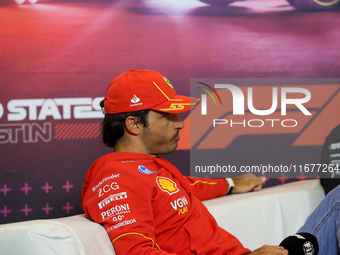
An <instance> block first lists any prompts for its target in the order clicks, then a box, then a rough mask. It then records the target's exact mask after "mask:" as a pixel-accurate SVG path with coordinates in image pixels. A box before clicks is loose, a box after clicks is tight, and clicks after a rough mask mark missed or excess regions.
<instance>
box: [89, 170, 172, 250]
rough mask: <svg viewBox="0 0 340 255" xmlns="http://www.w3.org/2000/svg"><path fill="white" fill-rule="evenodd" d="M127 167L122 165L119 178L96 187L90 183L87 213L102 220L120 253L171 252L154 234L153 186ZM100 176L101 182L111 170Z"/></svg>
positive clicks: (100, 221) (98, 179) (99, 221)
mask: <svg viewBox="0 0 340 255" xmlns="http://www.w3.org/2000/svg"><path fill="white" fill-rule="evenodd" d="M125 170H128V169H121V171H120V175H119V178H117V179H114V180H110V181H106V182H105V183H103V184H102V185H101V186H99V187H98V188H97V189H96V190H95V191H93V187H94V186H90V187H89V188H88V190H87V192H86V193H87V194H86V195H85V198H84V199H83V209H84V211H85V214H86V217H88V218H90V219H92V220H93V221H95V222H97V223H99V224H102V225H103V227H104V228H105V230H106V231H107V233H108V234H109V236H110V239H111V242H112V244H113V246H114V249H115V252H116V253H117V254H124V255H140V254H150V255H169V254H172V253H168V252H166V251H164V250H161V249H160V247H159V246H158V244H157V242H156V238H155V228H154V224H153V210H152V203H151V199H152V193H153V190H152V187H150V186H148V184H147V183H145V182H143V181H142V180H138V181H136V176H133V175H129V174H128V172H129V171H125ZM106 173H107V174H105V173H104V174H102V175H100V176H98V177H97V179H96V181H94V183H95V184H97V183H99V181H100V180H103V179H104V178H106V177H107V176H110V175H111V174H112V173H110V171H106Z"/></svg>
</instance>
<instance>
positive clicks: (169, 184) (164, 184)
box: [156, 176, 179, 195]
mask: <svg viewBox="0 0 340 255" xmlns="http://www.w3.org/2000/svg"><path fill="white" fill-rule="evenodd" d="M156 183H157V185H158V187H159V188H160V189H161V190H162V191H164V192H167V193H168V194H169V195H172V194H175V193H177V192H178V191H179V189H178V188H177V184H176V183H175V182H174V181H173V180H171V179H169V178H167V177H161V176H157V177H156Z"/></svg>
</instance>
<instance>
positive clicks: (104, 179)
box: [82, 69, 288, 255]
mask: <svg viewBox="0 0 340 255" xmlns="http://www.w3.org/2000/svg"><path fill="white" fill-rule="evenodd" d="M196 103H197V100H196V99H193V98H190V97H185V96H180V95H177V94H176V92H175V90H174V88H173V86H172V84H171V83H170V81H169V80H168V79H167V78H166V77H165V76H163V75H162V74H160V73H158V72H155V71H152V70H134V69H132V70H130V71H129V72H126V73H123V74H121V75H119V76H118V77H116V78H115V79H114V80H113V81H112V82H111V83H110V85H109V87H108V88H107V91H106V95H105V99H104V100H103V101H102V102H101V106H102V110H103V113H104V114H105V118H104V121H103V141H104V143H105V144H106V145H107V146H109V147H114V152H113V153H110V154H107V155H105V156H103V157H101V158H99V159H98V160H97V161H96V162H95V163H94V164H93V165H92V166H91V167H90V169H89V171H88V173H87V175H86V178H85V182H84V186H83V190H82V197H83V200H82V208H83V209H84V211H85V215H86V217H88V218H89V219H92V220H94V221H96V222H98V223H100V224H102V225H103V226H104V228H105V229H106V231H107V232H108V234H109V236H110V239H111V241H112V243H113V246H114V249H115V251H116V253H117V255H128V254H129V255H130V254H136V255H140V254H181V255H189V254H202V255H203V254H206V255H208V254H210V255H212V254H216V255H217V254H219V255H222V254H230V255H241V254H271V255H273V254H288V252H287V251H286V250H285V249H283V248H282V247H278V246H263V247H261V248H259V249H257V250H256V251H254V252H251V251H250V250H249V249H246V248H244V247H243V246H242V244H241V243H240V242H239V241H238V240H237V239H236V238H235V237H234V236H232V235H231V234H230V233H228V232H227V231H225V230H223V229H222V228H220V227H218V225H217V223H216V221H215V219H214V218H213V216H212V215H211V214H210V213H209V212H208V210H207V209H206V207H205V206H204V205H203V204H202V203H201V201H200V200H203V199H210V198H215V197H217V196H224V195H226V194H229V193H240V192H247V191H251V190H259V189H261V186H262V181H261V179H260V178H235V179H229V178H228V179H227V180H225V179H207V178H205V179H198V178H191V177H184V176H183V175H182V174H181V173H180V171H179V170H178V169H177V168H176V167H175V166H173V165H172V164H171V163H169V162H168V161H166V160H164V159H162V158H160V157H158V155H161V154H167V153H171V152H173V151H174V150H175V149H176V148H177V143H178V141H179V139H180V136H179V131H180V130H181V129H182V128H183V127H184V125H183V122H182V121H181V119H180V118H179V117H178V115H177V113H181V112H185V111H188V110H190V109H191V108H192V107H193V106H194V105H195V104H196Z"/></svg>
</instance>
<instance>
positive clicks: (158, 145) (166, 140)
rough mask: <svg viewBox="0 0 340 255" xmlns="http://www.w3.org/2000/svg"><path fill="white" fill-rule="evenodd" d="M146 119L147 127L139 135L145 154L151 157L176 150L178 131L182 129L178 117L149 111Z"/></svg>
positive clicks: (182, 125)
mask: <svg viewBox="0 0 340 255" xmlns="http://www.w3.org/2000/svg"><path fill="white" fill-rule="evenodd" d="M147 118H148V119H147V123H148V126H147V127H144V128H143V130H142V133H141V139H142V142H143V144H144V148H145V150H146V151H145V152H146V153H147V154H149V155H151V156H156V155H157V154H167V153H171V152H173V151H174V150H175V149H176V148H177V144H178V141H179V131H180V130H181V129H182V128H183V127H184V124H183V122H182V120H181V119H180V118H179V116H178V115H177V114H174V113H165V112H158V111H150V112H149V114H148V117H147Z"/></svg>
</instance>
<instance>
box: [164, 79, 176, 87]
mask: <svg viewBox="0 0 340 255" xmlns="http://www.w3.org/2000/svg"><path fill="white" fill-rule="evenodd" d="M163 80H164V81H165V82H166V83H167V84H168V85H169V86H170V88H172V89H174V87H173V86H172V84H171V82H170V81H169V80H168V79H167V78H166V77H165V76H163Z"/></svg>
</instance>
